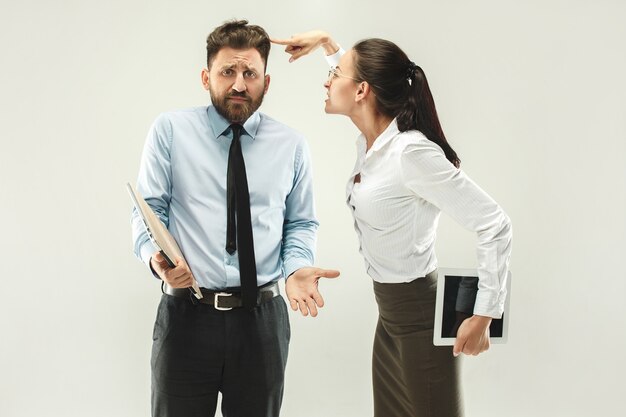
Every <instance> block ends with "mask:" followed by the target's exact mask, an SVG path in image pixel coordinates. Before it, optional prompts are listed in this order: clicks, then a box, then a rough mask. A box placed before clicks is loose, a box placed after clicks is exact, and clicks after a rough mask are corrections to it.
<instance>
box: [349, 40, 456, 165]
mask: <svg viewBox="0 0 626 417" xmlns="http://www.w3.org/2000/svg"><path fill="white" fill-rule="evenodd" d="M353 49H354V52H355V55H354V68H355V72H356V74H355V77H356V78H357V79H359V80H363V81H367V83H368V84H369V85H370V88H371V89H372V90H373V91H374V94H375V96H376V107H377V110H378V111H379V112H380V113H382V114H384V115H386V116H390V117H395V118H397V122H398V129H399V130H400V131H401V132H405V131H407V130H419V131H420V132H422V133H423V134H424V135H425V136H426V137H427V138H428V139H429V140H431V141H433V142H435V143H436V144H437V145H439V146H440V147H441V149H443V151H444V153H445V155H446V158H447V159H448V161H450V162H451V163H452V164H453V165H454V166H455V167H457V168H458V167H459V166H460V164H461V160H460V159H459V157H458V156H457V154H456V152H454V149H452V147H451V146H450V144H449V143H448V141H447V140H446V137H445V135H444V134H443V130H442V129H441V124H440V123H439V118H438V117H437V110H436V109H435V101H434V100H433V95H432V94H431V92H430V88H429V87H428V81H427V80H426V75H425V74H424V71H423V70H422V69H421V68H420V67H418V66H417V65H415V63H414V62H412V61H411V60H410V59H409V58H408V57H407V55H406V54H405V53H404V52H403V51H402V49H400V48H399V47H398V46H397V45H396V44H395V43H393V42H390V41H387V40H384V39H375V38H373V39H364V40H362V41H360V42H358V43H357V44H356V45H354V47H353Z"/></svg>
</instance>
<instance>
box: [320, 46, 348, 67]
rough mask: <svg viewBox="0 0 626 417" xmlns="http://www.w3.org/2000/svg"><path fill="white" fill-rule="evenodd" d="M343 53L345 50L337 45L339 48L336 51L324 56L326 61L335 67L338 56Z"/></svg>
mask: <svg viewBox="0 0 626 417" xmlns="http://www.w3.org/2000/svg"><path fill="white" fill-rule="evenodd" d="M345 53H346V51H345V50H344V49H343V48H342V47H341V46H339V50H338V51H337V52H335V53H334V54H332V55H326V56H325V58H326V62H328V65H329V66H330V67H331V68H335V67H336V66H337V65H339V58H341V56H342V55H343V54H345Z"/></svg>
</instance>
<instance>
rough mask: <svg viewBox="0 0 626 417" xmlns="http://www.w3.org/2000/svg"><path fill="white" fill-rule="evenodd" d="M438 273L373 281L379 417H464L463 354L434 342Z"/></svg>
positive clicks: (374, 372)
mask: <svg viewBox="0 0 626 417" xmlns="http://www.w3.org/2000/svg"><path fill="white" fill-rule="evenodd" d="M436 291H437V272H436V271H434V272H432V273H430V274H428V275H427V276H426V277H424V278H418V279H416V280H414V281H412V282H409V283H399V284H381V283H378V282H374V294H375V295H376V302H377V303H378V312H379V317H378V325H377V327H376V335H375V338H374V351H373V358H372V376H373V386H374V417H460V416H462V415H463V410H462V409H463V405H462V400H461V392H460V387H459V379H460V378H459V369H458V368H459V358H455V357H454V356H452V347H451V346H434V345H433V324H434V318H435V296H436Z"/></svg>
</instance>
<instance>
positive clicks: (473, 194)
mask: <svg viewBox="0 0 626 417" xmlns="http://www.w3.org/2000/svg"><path fill="white" fill-rule="evenodd" d="M400 160H401V173H402V177H403V181H404V184H405V185H406V187H407V188H408V189H409V190H411V191H412V192H414V193H415V194H416V195H418V196H419V197H421V198H423V199H424V200H426V201H428V202H430V203H431V204H434V205H435V206H437V207H438V208H439V209H440V210H441V211H443V212H444V213H446V214H448V215H449V216H450V217H452V218H453V219H454V220H455V221H456V222H458V223H459V224H461V225H462V226H463V227H465V228H466V229H469V230H472V231H474V232H476V234H477V235H478V247H477V258H478V276H479V282H478V294H477V297H476V303H475V304H474V314H476V315H481V316H488V317H492V318H500V317H502V313H503V311H504V301H505V298H506V280H507V279H508V275H509V260H510V255H511V237H512V227H511V221H510V219H509V217H508V216H507V215H506V213H505V212H504V211H503V210H502V208H501V207H500V206H499V205H498V204H497V203H496V202H495V201H494V200H493V199H492V198H491V197H490V196H489V195H488V194H487V193H486V192H485V191H483V190H482V189H481V188H480V187H479V186H478V185H476V184H475V183H474V182H473V181H472V180H471V179H470V178H469V177H468V176H467V175H465V173H464V172H463V171H461V170H460V169H458V168H456V167H455V166H454V165H452V164H451V163H450V162H449V161H448V160H447V159H446V157H445V154H444V153H443V151H442V150H441V148H440V147H439V146H438V145H437V144H435V143H433V142H431V141H429V140H427V139H424V140H423V141H421V142H419V143H417V144H410V145H408V146H407V147H406V148H405V150H404V151H403V153H402V156H401V159H400Z"/></svg>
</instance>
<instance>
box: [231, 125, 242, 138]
mask: <svg viewBox="0 0 626 417" xmlns="http://www.w3.org/2000/svg"><path fill="white" fill-rule="evenodd" d="M242 129H243V126H241V125H240V124H239V123H233V124H232V125H230V130H232V131H233V139H239V138H240V137H241V130H242Z"/></svg>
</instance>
